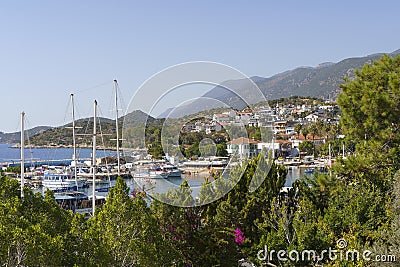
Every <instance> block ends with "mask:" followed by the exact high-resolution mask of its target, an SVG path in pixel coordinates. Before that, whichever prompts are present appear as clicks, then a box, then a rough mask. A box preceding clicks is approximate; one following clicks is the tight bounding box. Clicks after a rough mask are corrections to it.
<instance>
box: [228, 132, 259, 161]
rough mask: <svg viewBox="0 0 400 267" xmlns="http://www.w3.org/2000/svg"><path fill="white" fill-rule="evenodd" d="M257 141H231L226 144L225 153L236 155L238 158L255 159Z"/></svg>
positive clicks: (243, 139) (241, 139)
mask: <svg viewBox="0 0 400 267" xmlns="http://www.w3.org/2000/svg"><path fill="white" fill-rule="evenodd" d="M258 143H259V141H256V140H252V139H249V138H245V137H240V138H236V139H233V140H231V141H229V142H228V143H227V149H226V150H227V152H228V154H230V155H234V154H238V155H239V156H240V158H250V157H255V156H257V154H258V149H257V144H258Z"/></svg>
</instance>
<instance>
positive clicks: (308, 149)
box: [299, 140, 314, 155]
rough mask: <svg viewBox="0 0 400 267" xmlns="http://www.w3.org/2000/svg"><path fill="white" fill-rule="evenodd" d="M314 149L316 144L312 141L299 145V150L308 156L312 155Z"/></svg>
mask: <svg viewBox="0 0 400 267" xmlns="http://www.w3.org/2000/svg"><path fill="white" fill-rule="evenodd" d="M313 149H314V143H313V142H312V141H308V140H307V141H304V142H302V143H301V144H300V145H299V150H300V151H301V152H305V153H307V155H312V153H313Z"/></svg>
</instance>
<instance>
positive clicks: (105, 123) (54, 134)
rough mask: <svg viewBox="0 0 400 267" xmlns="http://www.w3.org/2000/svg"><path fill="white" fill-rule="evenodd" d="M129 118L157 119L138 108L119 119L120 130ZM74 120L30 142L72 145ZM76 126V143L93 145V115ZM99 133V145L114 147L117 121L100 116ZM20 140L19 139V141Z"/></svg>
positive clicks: (33, 137) (40, 144) (41, 133)
mask: <svg viewBox="0 0 400 267" xmlns="http://www.w3.org/2000/svg"><path fill="white" fill-rule="evenodd" d="M126 120H128V121H129V123H133V124H141V123H144V122H146V121H148V122H153V121H155V119H154V118H153V117H151V116H149V115H147V114H146V113H144V112H142V111H140V110H136V111H133V112H131V113H129V114H127V115H125V116H123V117H121V118H119V119H118V121H119V126H120V130H122V127H123V123H124V122H125V121H126ZM71 127H72V122H71V123H68V124H66V125H63V126H60V127H55V128H51V129H47V130H44V131H41V132H38V133H37V134H35V135H32V136H31V138H30V143H31V144H32V145H36V146H53V145H54V146H56V145H57V146H59V145H63V146H71V145H72V142H73V140H72V130H71ZM75 127H76V136H77V138H76V143H77V145H78V146H81V147H90V146H91V145H92V135H91V134H92V133H93V117H90V118H84V119H79V120H77V121H76V122H75ZM96 131H97V132H98V133H102V134H104V135H103V136H102V138H99V141H98V145H104V146H106V147H114V146H115V140H112V139H116V128H115V121H114V120H111V119H108V118H98V123H97V129H96ZM18 142H19V141H18Z"/></svg>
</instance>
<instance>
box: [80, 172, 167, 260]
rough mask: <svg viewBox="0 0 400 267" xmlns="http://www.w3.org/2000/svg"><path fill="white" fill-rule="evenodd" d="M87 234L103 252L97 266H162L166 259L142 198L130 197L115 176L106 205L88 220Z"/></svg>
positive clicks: (156, 227)
mask: <svg viewBox="0 0 400 267" xmlns="http://www.w3.org/2000/svg"><path fill="white" fill-rule="evenodd" d="M90 223H91V225H92V227H91V228H89V229H88V235H91V236H92V239H98V241H99V243H100V244H99V245H100V248H101V249H103V250H104V252H105V253H102V254H101V255H102V257H101V258H100V259H99V261H98V264H100V265H110V266H162V265H165V264H169V263H170V262H169V256H168V255H167V254H164V252H165V251H166V247H165V245H164V242H163V238H162V236H161V234H160V231H159V229H160V228H159V225H158V223H157V220H156V218H155V217H154V216H153V215H152V213H151V211H150V209H149V208H148V206H147V204H146V202H145V200H144V198H143V195H142V194H138V195H137V196H136V197H135V198H130V196H129V187H128V186H127V185H126V183H125V181H124V180H123V179H122V178H121V177H118V179H117V183H116V185H115V187H114V188H113V189H111V191H110V193H109V196H108V199H107V202H106V204H105V205H104V206H103V208H102V209H100V210H99V211H98V212H97V213H96V216H95V217H93V218H92V219H91V222H90Z"/></svg>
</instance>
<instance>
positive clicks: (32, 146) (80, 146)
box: [9, 143, 117, 151]
mask: <svg viewBox="0 0 400 267" xmlns="http://www.w3.org/2000/svg"><path fill="white" fill-rule="evenodd" d="M9 147H10V148H21V144H19V143H17V144H12V145H11V146H9ZM25 148H38V149H40V148H73V145H60V144H58V145H57V144H50V145H25ZM76 148H92V146H88V145H77V146H76ZM96 149H98V150H102V149H105V150H111V151H116V150H117V149H116V148H115V147H106V146H96Z"/></svg>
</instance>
